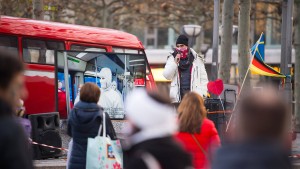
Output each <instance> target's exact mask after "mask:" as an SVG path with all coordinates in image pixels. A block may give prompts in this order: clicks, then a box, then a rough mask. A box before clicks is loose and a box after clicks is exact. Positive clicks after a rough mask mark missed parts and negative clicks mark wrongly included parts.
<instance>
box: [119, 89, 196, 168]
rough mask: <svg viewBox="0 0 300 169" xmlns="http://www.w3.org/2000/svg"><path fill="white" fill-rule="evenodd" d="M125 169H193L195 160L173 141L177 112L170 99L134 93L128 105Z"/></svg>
mask: <svg viewBox="0 0 300 169" xmlns="http://www.w3.org/2000/svg"><path fill="white" fill-rule="evenodd" d="M125 111H126V118H127V120H128V125H127V127H126V128H125V132H126V135H127V138H126V139H125V144H124V146H123V147H124V165H125V166H124V167H125V169H137V168H138V169H168V168H170V169H190V168H192V167H191V166H192V160H191V157H190V156H189V155H188V154H187V153H186V152H185V151H184V150H183V149H182V147H180V145H179V144H178V143H177V142H176V141H175V140H174V139H173V135H174V134H175V132H176V131H177V122H176V121H177V120H176V110H175V109H174V107H173V106H172V104H171V100H170V99H169V98H168V96H162V95H160V94H159V93H158V92H151V93H150V92H147V91H146V90H145V89H135V90H133V91H132V92H131V93H130V94H129V96H128V97H127V98H126V101H125Z"/></svg>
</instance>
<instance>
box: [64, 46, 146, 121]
mask: <svg viewBox="0 0 300 169" xmlns="http://www.w3.org/2000/svg"><path fill="white" fill-rule="evenodd" d="M67 56H68V57H74V58H76V59H78V60H80V61H84V62H86V65H85V70H84V71H83V76H84V77H83V79H84V82H85V83H86V82H92V83H96V82H97V85H98V86H99V87H100V88H101V96H100V98H99V102H98V104H99V105H100V106H102V107H103V108H104V110H105V111H106V112H107V113H108V114H109V115H110V117H111V118H112V119H123V118H124V117H125V113H124V99H125V97H126V96H127V95H128V93H130V92H131V90H133V89H134V88H135V87H145V86H146V63H145V62H146V59H145V55H138V54H116V53H99V52H86V51H84V52H74V51H72V52H70V51H68V52H67ZM68 60H69V58H68ZM59 62H60V61H59ZM77 65H78V66H76V65H72V64H71V63H70V62H68V68H69V73H70V75H71V76H72V74H74V73H76V72H82V70H83V69H81V68H79V64H77ZM75 66H76V67H75ZM72 78H73V77H71V79H72ZM70 81H71V82H72V80H70ZM70 86H71V85H70ZM77 97H79V96H76V98H75V104H76V100H79V99H78V98H77Z"/></svg>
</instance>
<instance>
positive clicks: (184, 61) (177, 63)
mask: <svg viewBox="0 0 300 169" xmlns="http://www.w3.org/2000/svg"><path fill="white" fill-rule="evenodd" d="M188 41H189V40H188V38H187V37H186V36H185V35H180V36H179V37H178V38H177V41H176V48H175V49H174V52H173V53H172V55H170V56H168V60H167V63H166V65H165V68H164V72H163V76H164V77H165V78H166V79H168V80H171V81H172V82H171V87H170V97H171V99H172V103H175V104H178V103H180V102H181V100H182V98H183V96H184V94H185V93H188V92H190V91H193V92H196V93H198V94H199V95H200V96H201V97H206V95H207V83H208V79H207V73H206V70H205V65H204V57H203V56H202V55H198V54H197V53H196V52H195V51H194V50H193V49H192V48H190V47H189V46H188Z"/></svg>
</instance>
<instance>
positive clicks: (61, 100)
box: [58, 89, 73, 119]
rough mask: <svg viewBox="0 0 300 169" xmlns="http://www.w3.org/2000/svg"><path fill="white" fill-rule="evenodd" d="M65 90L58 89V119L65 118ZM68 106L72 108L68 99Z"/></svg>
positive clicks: (66, 116)
mask: <svg viewBox="0 0 300 169" xmlns="http://www.w3.org/2000/svg"><path fill="white" fill-rule="evenodd" d="M66 97H67V96H66V92H64V91H63V90H60V89H58V111H59V115H60V119H67V118H68V114H67V101H66ZM70 107H71V109H72V108H73V103H72V102H71V101H70Z"/></svg>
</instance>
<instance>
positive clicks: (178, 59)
mask: <svg viewBox="0 0 300 169" xmlns="http://www.w3.org/2000/svg"><path fill="white" fill-rule="evenodd" d="M174 59H175V63H177V64H178V63H179V61H180V54H179V53H178V54H177V55H176V56H175V58H174Z"/></svg>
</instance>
